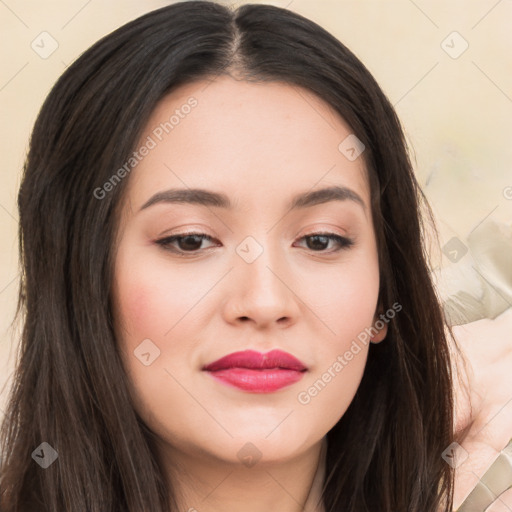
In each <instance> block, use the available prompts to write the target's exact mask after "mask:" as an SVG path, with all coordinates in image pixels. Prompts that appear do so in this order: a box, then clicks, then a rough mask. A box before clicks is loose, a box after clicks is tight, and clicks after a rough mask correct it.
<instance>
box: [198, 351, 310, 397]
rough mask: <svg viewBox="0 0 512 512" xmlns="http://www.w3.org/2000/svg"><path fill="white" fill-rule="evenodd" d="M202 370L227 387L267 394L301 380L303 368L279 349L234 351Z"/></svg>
mask: <svg viewBox="0 0 512 512" xmlns="http://www.w3.org/2000/svg"><path fill="white" fill-rule="evenodd" d="M202 370H203V371H205V372H207V373H208V374H210V375H211V376H212V377H213V378H215V379H216V380H218V381H220V382H221V383H223V384H226V385H228V386H232V387H236V388H238V389H242V390H244V391H249V392H252V393H271V392H273V391H277V390H278V389H281V388H284V387H286V386H289V385H291V384H294V383H295V382H297V381H299V380H300V379H302V377H303V376H304V373H305V372H306V371H307V367H306V366H305V365H304V364H303V363H302V362H301V361H299V360H298V359H297V358H296V357H294V356H292V355H291V354H288V353H287V352H283V351H281V350H272V351H270V352H267V353H266V354H262V353H261V352H256V351H255V350H245V351H242V352H234V353H232V354H229V355H227V356H225V357H222V358H221V359H218V360H217V361H214V362H212V363H210V364H208V365H205V366H203V368H202Z"/></svg>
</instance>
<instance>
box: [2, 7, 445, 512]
mask: <svg viewBox="0 0 512 512" xmlns="http://www.w3.org/2000/svg"><path fill="white" fill-rule="evenodd" d="M226 73H231V74H236V75H237V77H242V78H243V79H245V80H252V81H283V82H286V83H289V84H293V85H297V86H301V87H305V88H307V89H309V90H310V91H313V92H314V93H316V94H317V95H318V96H319V97H320V98H322V99H323V100H324V101H325V102H326V103H328V104H329V105H331V106H332V107H333V108H334V109H335V110H336V111H337V112H338V113H339V114H340V116H341V117H342V118H344V119H345V120H346V122H347V123H348V124H349V125H350V127H351V129H352V130H353V132H354V134H355V135H356V136H357V137H358V138H359V139H360V140H361V141H362V143H363V144H364V145H365V147H366V150H365V152H364V153H363V157H364V159H365V163H366V167H367V170H368V177H369V181H370V190H371V201H372V204H371V206H372V216H373V222H374V226H375V230H376V237H377V244H378V254H379V265H380V275H381V287H380V291H379V302H380V303H381V304H382V306H383V308H384V310H386V309H388V308H389V307H390V306H391V305H392V304H394V303H395V302H398V303H399V304H401V305H402V307H403V310H402V311H401V312H400V313H399V314H397V315H396V316H395V318H394V319H393V321H392V322H390V325H389V330H388V335H387V337H386V339H385V341H384V342H382V343H380V344H376V345H372V346H371V347H370V351H369V355H368V361H367V365H366V368H365V372H364V376H363V379H362V382H361V385H360V387H359V389H358V391H357V393H356V396H355V398H354V400H353V402H352V403H351V405H350V407H349V408H348V410H347V411H346V413H345V414H344V415H343V417H342V418H341V419H340V421H339V422H338V423H337V424H336V425H335V426H334V428H332V430H331V431H329V432H328V434H327V436H328V446H329V450H328V454H327V461H326V464H327V473H326V479H325V486H324V493H323V499H324V503H325V508H326V510H327V512H336V511H341V510H343V511H344V512H365V511H372V512H375V511H379V512H391V511H403V512H405V511H408V512H410V511H418V512H420V511H421V512H439V511H440V510H442V511H449V510H451V504H452V487H453V473H452V469H451V468H450V466H449V465H448V464H447V463H445V462H444V460H443V458H442V457H441V455H442V452H443V450H444V449H445V448H446V447H447V446H448V445H449V444H450V443H451V442H452V441H453V433H452V431H453V427H452V425H453V400H452V383H451V378H450V360H449V351H448V341H447V338H446V335H445V331H444V318H443V314H442V309H441V307H440V304H439V301H438V298H437V296H436V293H435V289H434V286H433V284H432V281H431V276H430V272H429V267H428V258H427V254H426V251H425V232H426V230H425V225H424V220H423V213H426V214H427V215H428V219H429V220H430V221H431V222H430V225H433V222H434V221H433V216H432V212H431V210H430V207H429V206H428V202H427V201H426V198H425V197H424V195H423V192H422V191H421V188H420V187H419V185H418V183H417V181H416V179H415V176H414V173H413V169H412V165H411V162H410V159H409V156H408V151H407V145H406V142H405V138H404V134H403V131H402V128H401V125H400V122H399V120H398V118H397V116H396V114H395V111H394V109H393V107H392V105H391V104H390V102H389V101H388V99H387V98H386V96H385V95H384V93H383V92H382V91H381V89H380V87H379V86H378V85H377V83H376V81H375V80H374V78H373V77H372V75H371V74H370V73H369V71H368V70H367V69H366V68H365V66H364V65H363V64H362V63H361V62H360V61H359V60H358V59H357V58H356V57H355V56H354V55H353V53H351V52H350V51H349V50H348V49H347V48H346V47H345V46H344V45H343V44H342V43H341V42H340V41H339V40H337V39H336V38H335V37H333V36H332V35H331V34H329V33H328V32H327V31H325V30H324V29H323V28H321V27H320V26H318V25H317V24H315V23H314V22H312V21H310V20H308V19H306V18H304V17H302V16H300V15H299V14H296V13H293V12H291V11H289V10H286V9H282V8H278V7H273V6H270V5H252V4H248V5H242V6H241V7H239V8H238V9H237V10H236V11H232V10H230V9H228V8H227V7H224V6H221V5H219V4H216V3H213V2H205V1H204V2H203V1H189V2H180V3H175V4H173V5H170V6H167V7H164V8H162V9H158V10H155V11H153V12H150V13H148V14H146V15H144V16H142V17H140V18H138V19H136V20H134V21H132V22H130V23H128V24H126V25H124V26H122V27H121V28H119V29H118V30H116V31H114V32H112V33H111V34H109V35H107V36H106V37H104V38H103V39H101V40H100V41H98V42H97V43H96V44H94V45H93V46H92V47H91V48H90V49H89V50H87V51H86V52H85V53H84V54H83V55H81V56H80V57H79V58H78V59H77V60H76V62H74V63H73V64H72V65H71V66H70V67H69V68H68V69H67V70H66V71H65V72H64V74H63V75H62V76H61V77H60V79H59V80H58V81H57V83H56V84H55V86H54V87H53V89H52V90H51V92H50V94H49V95H48V97H47V99H46V101H45V102H44V104H43V106H42V109H41V111H40V113H39V116H38V118H37V121H36V123H35V126H34V129H33V133H32V137H31V140H30V149H29V153H28V156H27V159H26V163H25V166H24V173H23V178H22V183H21V187H20V190H19V196H18V206H19V216H20V230H19V241H20V242H19V249H20V260H21V266H22V274H21V285H20V292H19V301H18V310H17V316H19V315H22V316H23V320H24V322H23V334H22V340H21V346H20V353H19V360H18V361H17V366H16V372H15V379H14V384H13V388H12V391H11V394H10V399H9V402H8V409H7V414H6V417H5V419H4V422H3V425H2V430H1V443H2V447H1V448H2V453H3V460H2V467H1V473H0V478H1V481H0V485H1V490H0V500H1V502H0V505H1V508H2V511H4V512H20V511H23V512H25V511H30V512H32V511H33V510H38V511H52V512H54V511H57V510H58V511H64V510H69V511H71V510H72V511H73V512H106V511H112V512H114V511H119V512H121V511H123V512H126V511H129V512H143V511H146V512H147V511H151V512H168V511H173V512H174V511H175V510H177V507H176V503H175V499H174V492H173V490H172V489H170V488H169V487H168V483H167V482H166V481H165V478H164V476H163V475H164V474H163V468H162V467H161V465H160V464H159V462H158V455H157V453H156V450H155V445H154V442H153V439H152V433H151V432H150V431H149V429H148V428H147V426H146V425H145V424H144V422H143V421H142V420H141V419H140V417H139V416H138V415H137V414H136V412H135V411H134V408H133V406H132V403H131V401H130V396H129V393H128V378H127V375H126V373H125V371H124V369H123V367H122V364H121V359H120V357H119V354H118V351H117V348H116V340H115V337H114V330H113V318H112V309H111V283H112V275H113V261H114V254H115V244H114V240H115V237H116V233H117V231H116V230H117V225H118V220H119V217H118V215H119V206H120V204H121V203H122V200H123V191H124V190H125V188H126V183H127V181H128V179H129V178H126V179H124V180H121V181H120V182H119V183H118V184H117V185H116V186H115V187H113V190H111V191H110V192H109V193H108V194H105V196H104V197H102V198H101V199H99V198H98V197H97V196H98V194H95V193H94V191H95V190H98V188H101V187H102V186H103V184H104V183H106V182H107V181H108V180H109V179H110V178H111V176H112V174H113V172H114V171H115V170H116V169H119V168H120V167H121V166H123V164H124V163H125V162H126V161H127V158H128V157H129V155H131V153H132V152H133V151H134V147H135V144H136V141H137V140H138V137H139V136H140V134H141V132H142V129H143V128H144V126H145V124H146V122H147V120H148V118H149V115H150V114H151V113H152V111H153V109H154V108H155V106H156V104H157V102H158V101H159V100H160V99H161V98H162V97H163V96H164V95H166V94H168V93H170V92H171V91H172V90H174V89H175V88H176V87H177V86H178V85H181V84H183V83H187V82H191V81H193V80H196V79H201V78H205V77H211V78H212V79H214V77H215V76H218V75H219V74H226ZM134 172H136V171H134ZM422 212H423V213H422ZM426 218H427V217H426ZM43 442H46V443H48V444H49V445H50V446H51V447H52V448H54V449H55V450H56V452H57V453H58V459H57V460H56V462H55V463H53V464H51V465H50V466H49V467H47V468H46V469H43V468H41V467H40V465H39V464H36V462H35V459H33V456H32V454H33V452H34V450H35V449H36V448H38V447H40V445H41V443H43ZM44 446H46V445H44Z"/></svg>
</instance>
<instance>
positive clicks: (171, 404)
mask: <svg viewBox="0 0 512 512" xmlns="http://www.w3.org/2000/svg"><path fill="white" fill-rule="evenodd" d="M423 208H424V209H425V212H426V213H427V214H428V215H429V219H430V220H432V216H431V213H430V210H429V207H428V204H427V202H426V201H425V198H424V196H423V194H422V192H421V189H420V188H419V186H418V184H417V182H416V180H415V177H414V174H413V171H412V167H411V164H410V161H409V159H408V156H407V151H406V145H405V141H404V137H403V133H402V130H401V127H400V123H399V121H398V119H397V117H396V114H395V112H394V110H393V108H392V106H391V105H390V103H389V101H388V100H387V99H386V97H385V96H384V94H383V93H382V91H381V90H380V88H379V86H378V85H377V84H376V82H375V80H374V79H373V78H372V76H371V75H370V73H369V72H368V71H367V70H366V68H365V67H364V66H363V64H362V63H361V62H360V61H359V60H358V59H357V58H356V57H355V56H354V55H353V54H352V53H351V52H350V51H349V50H348V49H347V48H346V47H345V46H343V45H342V44H341V43H340V42H339V41H338V40H336V39H335V38H334V37H333V36H331V35H330V34H328V33H327V32H326V31H325V30H323V29H322V28H320V27H319V26H318V25H316V24H314V23H313V22H311V21H309V20H307V19H305V18H303V17H301V16H299V15H297V14H294V13H293V12H290V11H287V10H285V9H280V8H277V7H272V6H267V5H245V6H241V7H240V8H239V9H238V10H237V11H235V12H231V11H230V10H229V9H227V8H225V7H222V6H220V5H217V4H215V3H210V2H195V1H192V2H185V3H177V4H174V5H171V6H169V7H165V8H162V9H159V10H157V11H154V12H151V13H149V14H147V15H145V16H142V17H140V18H138V19H137V20H135V21H133V22H131V23H128V24H127V25H125V26H123V27H121V28H120V29H118V30H116V31H115V32H113V33H112V34H110V35H108V36H106V37H104V38H103V39H102V40H100V41H99V42H98V43H96V44H95V45H94V46H93V47H92V48H91V49H89V50H88V51H87V52H85V53H84V54H83V55H82V56H81V57H80V58H79V59H78V60H77V61H76V62H75V63H74V64H73V65H72V66H70V67H69V68H68V69H67V70H66V72H65V73H64V74H63V75H62V77H61V78H60V79H59V81H58V82H57V84H56V85H55V87H54V88H53V90H52V91H51V93H50V94H49V96H48V98H47V100H46V101H45V103H44V105H43V108H42V110H41V112H40V114H39V117H38V119H37V121H36V124H35V127H34V131H33V135H32V138H31V145H30V151H29V154H28V157H27V162H26V166H25V172H24V176H23V181H22V184H21V188H20V192H19V211H20V251H21V258H22V263H23V269H24V272H23V278H22V288H21V290H20V299H19V304H18V312H22V311H23V312H26V319H25V325H24V332H23V341H22V350H21V356H20V357H21V358H20V362H19V365H18V368H17V378H16V382H15V386H14V388H13V392H12V396H11V401H10V403H9V410H8V419H9V420H8V421H7V420H6V421H5V423H4V425H3V434H2V441H3V453H4V460H3V467H2V475H1V476H2V481H1V485H2V489H1V493H0V498H1V500H2V501H1V505H2V510H5V511H6V512H14V511H25V510H26V511H28V510H30V511H31V510H51V511H54V510H73V511H84V512H85V511H105V510H112V511H117V510H119V511H143V510H145V511H148V510H151V511H162V512H164V511H166V512H167V511H177V510H188V511H193V510H198V511H201V512H203V511H211V510H223V511H230V510H238V509H240V508H241V507H242V506H243V508H244V510H248V511H252V510H254V511H256V510H262V509H265V510H280V511H292V510H293V511H296V510H303V509H305V510H319V511H322V510H323V511H325V512H330V511H339V510H343V511H354V512H363V511H376V510H378V511H406V510H407V511H412V510H414V511H422V512H427V511H428V512H430V511H431V512H434V511H436V512H438V511H449V510H451V509H452V495H453V469H452V466H451V465H450V464H448V463H447V462H446V461H445V459H444V458H443V456H442V455H443V453H444V451H445V450H446V448H447V447H449V446H450V445H451V443H452V442H454V440H455V437H454V434H453V428H452V425H453V424H454V418H453V397H452V381H451V376H450V375H451V374H450V358H449V346H448V340H447V337H446V336H447V335H446V334H445V330H444V323H443V316H442V312H441V309H440V306H439V303H438V300H437V298H436V294H435V291H434V288H433V285H432V282H431V278H430V274H429V268H428V264H427V261H426V256H425V253H424V246H423V236H424V229H423V225H422V217H421V211H422V209H423ZM205 242H206V247H204V243H205Z"/></svg>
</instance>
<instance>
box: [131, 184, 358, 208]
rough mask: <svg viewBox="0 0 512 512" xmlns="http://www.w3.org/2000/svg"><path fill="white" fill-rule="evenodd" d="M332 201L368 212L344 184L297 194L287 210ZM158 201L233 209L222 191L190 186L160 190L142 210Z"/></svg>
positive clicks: (353, 192)
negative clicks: (351, 205)
mask: <svg viewBox="0 0 512 512" xmlns="http://www.w3.org/2000/svg"><path fill="white" fill-rule="evenodd" d="M330 201H352V202H354V203H355V204H358V205H359V206H361V208H362V209H363V211H364V212H365V214H366V204H365V202H364V200H363V199H362V198H361V196H360V195H359V194H357V192H355V191H354V190H352V189H350V188H347V187H342V186H332V187H327V188H322V189H319V190H313V191H308V192H302V193H300V194H297V195H296V196H294V197H293V198H292V200H291V201H290V203H289V204H288V208H287V211H288V210H296V209H303V208H309V207H311V206H316V205H319V204H323V203H327V202H330ZM158 203H189V204H198V205H201V206H212V207H216V208H225V209H233V203H232V202H231V201H230V199H229V197H228V196H227V195H226V194H224V193H222V192H212V191H209V190H205V189H200V188H192V189H191V188H189V189H170V190H165V191H162V192H158V193H156V194H155V195H154V196H152V197H151V198H149V199H148V200H147V201H146V202H145V203H144V204H143V205H142V207H141V208H140V210H144V209H145V208H149V207H150V206H152V205H154V204H158Z"/></svg>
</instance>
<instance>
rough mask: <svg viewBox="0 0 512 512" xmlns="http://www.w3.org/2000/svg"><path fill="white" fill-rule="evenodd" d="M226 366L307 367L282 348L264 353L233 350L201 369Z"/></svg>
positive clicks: (260, 368)
mask: <svg viewBox="0 0 512 512" xmlns="http://www.w3.org/2000/svg"><path fill="white" fill-rule="evenodd" d="M227 368H249V369H256V370H258V369H259V370H264V369H270V368H283V369H287V370H296V371H303V370H306V369H307V368H306V366H305V365H304V364H302V363H301V362H300V361H299V360H298V359H297V358H296V357H294V356H292V355H291V354H288V353H287V352H283V351H282V350H271V351H270V352H266V353H264V354H263V353H261V352H257V351H256V350H244V351H241V352H233V353H232V354H228V355H227V356H224V357H221V358H220V359H218V360H217V361H213V363H209V364H207V365H205V366H203V370H206V371H211V372H213V371H216V370H225V369H227Z"/></svg>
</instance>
